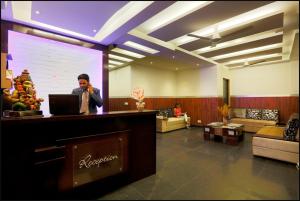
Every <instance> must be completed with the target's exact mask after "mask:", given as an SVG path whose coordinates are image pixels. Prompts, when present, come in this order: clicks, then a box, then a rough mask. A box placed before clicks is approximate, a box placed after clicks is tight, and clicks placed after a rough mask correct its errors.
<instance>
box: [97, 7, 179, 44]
mask: <svg viewBox="0 0 300 201" xmlns="http://www.w3.org/2000/svg"><path fill="white" fill-rule="evenodd" d="M174 2H175V1H155V2H154V3H152V4H151V5H150V6H148V7H147V8H146V9H145V10H143V12H140V13H139V14H137V15H136V16H135V17H133V18H132V19H131V20H129V21H128V22H126V23H124V24H123V25H122V26H121V27H120V28H119V29H117V30H115V31H114V32H113V33H112V34H110V35H109V36H108V37H106V38H105V39H104V40H102V41H101V42H102V43H103V44H105V45H108V44H112V43H115V41H116V40H117V39H118V38H120V37H122V36H124V35H126V34H127V33H128V32H129V31H130V30H132V29H134V28H135V27H137V26H138V25H140V24H141V23H143V22H144V21H146V20H147V19H149V18H150V17H152V16H153V15H156V14H157V13H159V12H160V11H161V10H163V9H165V8H167V7H168V6H170V5H172V4H173V3H174Z"/></svg>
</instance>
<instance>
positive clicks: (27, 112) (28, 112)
mask: <svg viewBox="0 0 300 201" xmlns="http://www.w3.org/2000/svg"><path fill="white" fill-rule="evenodd" d="M36 115H39V116H42V115H43V111H42V110H24V111H13V110H5V111H4V112H3V117H25V116H36Z"/></svg>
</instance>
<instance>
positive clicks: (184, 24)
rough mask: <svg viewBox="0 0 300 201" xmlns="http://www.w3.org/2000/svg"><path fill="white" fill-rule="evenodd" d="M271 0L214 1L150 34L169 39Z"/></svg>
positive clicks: (164, 39) (165, 39)
mask: <svg viewBox="0 0 300 201" xmlns="http://www.w3.org/2000/svg"><path fill="white" fill-rule="evenodd" d="M271 2H272V1H216V2H213V3H211V4H209V5H208V6H206V7H204V8H201V9H199V10H197V11H195V12H193V13H191V14H189V15H187V16H185V17H183V18H181V19H179V20H177V21H175V22H173V23H171V24H169V25H167V26H164V27H162V28H161V29H158V30H156V31H154V32H152V33H151V34H149V35H151V36H153V37H156V38H159V39H161V40H163V41H170V40H172V39H174V38H177V37H180V36H182V35H185V34H187V33H190V32H193V31H196V30H198V29H201V28H204V27H206V26H209V25H211V24H215V23H218V22H220V21H222V20H225V19H228V18H231V17H234V16H236V15H239V14H242V13H244V12H247V11H249V10H253V9H255V8H258V7H261V6H263V5H266V4H269V3H271Z"/></svg>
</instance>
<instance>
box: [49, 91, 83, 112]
mask: <svg viewBox="0 0 300 201" xmlns="http://www.w3.org/2000/svg"><path fill="white" fill-rule="evenodd" d="M49 111H50V114H53V115H70V114H74V115H76V114H80V106H79V95H74V94H49Z"/></svg>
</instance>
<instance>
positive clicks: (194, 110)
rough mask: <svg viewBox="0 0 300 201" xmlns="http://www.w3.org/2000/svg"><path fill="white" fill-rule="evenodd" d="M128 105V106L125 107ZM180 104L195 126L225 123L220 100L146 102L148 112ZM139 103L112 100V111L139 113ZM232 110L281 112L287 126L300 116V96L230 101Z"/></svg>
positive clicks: (179, 99) (121, 99)
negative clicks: (220, 108)
mask: <svg viewBox="0 0 300 201" xmlns="http://www.w3.org/2000/svg"><path fill="white" fill-rule="evenodd" d="M125 102H128V105H124V103H125ZM177 102H178V103H180V104H181V106H182V111H183V112H187V113H188V115H189V116H190V117H191V124H192V125H199V124H198V122H197V120H201V121H202V123H201V125H203V124H208V123H210V122H213V121H222V116H221V115H220V114H219V112H218V110H217V107H218V106H220V105H222V104H223V99H222V98H221V97H208V98H145V108H146V109H151V110H158V109H166V108H173V107H174V105H175V103H177ZM135 103H136V101H135V100H134V99H132V98H110V99H109V111H122V110H136V105H135ZM230 103H231V107H232V108H258V109H278V110H279V116H280V122H283V123H286V122H287V121H288V119H289V116H290V115H291V114H292V113H294V112H297V113H299V96H288V97H231V100H230Z"/></svg>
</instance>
